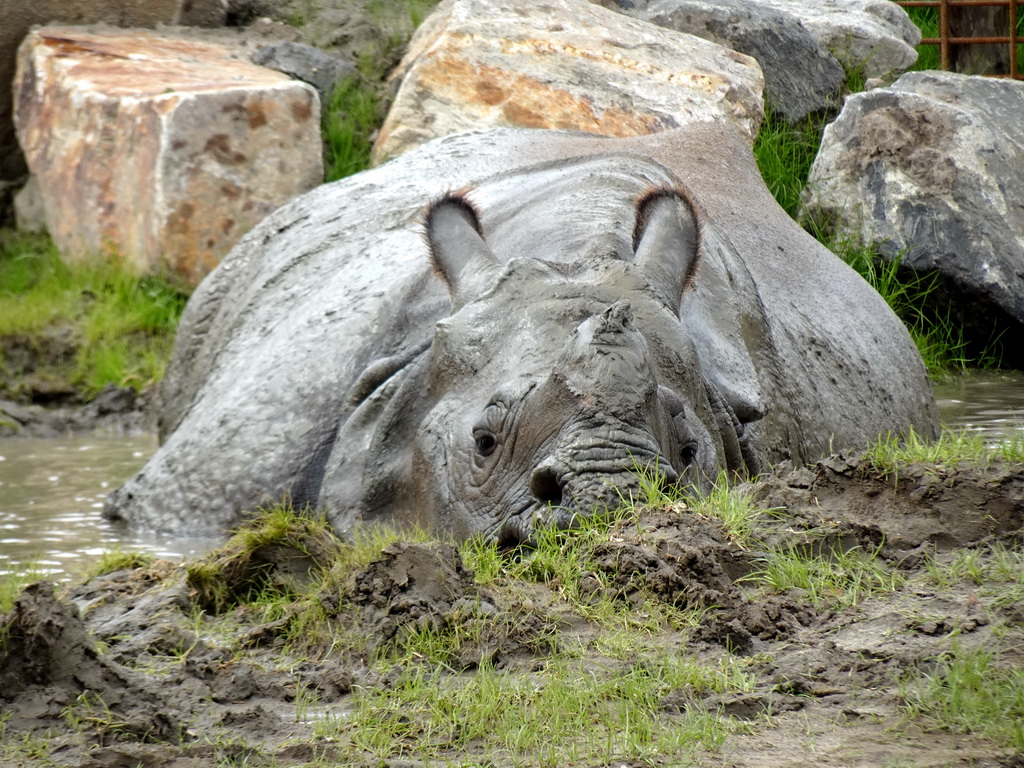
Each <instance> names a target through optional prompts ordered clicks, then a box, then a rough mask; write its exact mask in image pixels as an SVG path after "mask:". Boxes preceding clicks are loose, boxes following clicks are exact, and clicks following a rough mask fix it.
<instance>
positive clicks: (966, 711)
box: [899, 642, 1024, 753]
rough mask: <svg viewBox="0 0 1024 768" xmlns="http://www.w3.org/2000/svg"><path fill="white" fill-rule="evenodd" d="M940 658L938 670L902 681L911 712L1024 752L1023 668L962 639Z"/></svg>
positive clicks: (900, 688)
mask: <svg viewBox="0 0 1024 768" xmlns="http://www.w3.org/2000/svg"><path fill="white" fill-rule="evenodd" d="M936 662H937V664H938V669H937V670H936V671H935V672H932V673H927V674H920V672H918V673H917V674H912V675H907V676H904V677H903V678H902V679H901V680H900V681H899V691H900V696H901V698H902V699H903V707H904V711H905V712H906V713H907V715H908V716H910V717H926V718H928V719H930V720H932V721H933V722H934V723H935V724H936V726H938V727H939V728H943V729H945V730H948V731H951V732H953V733H977V734H980V735H982V736H984V737H986V738H989V739H992V740H993V741H995V742H996V743H997V744H999V745H1001V746H1004V747H1009V748H1011V749H1014V750H1016V751H1017V752H1018V753H1019V752H1024V669H1021V668H1020V667H1019V666H1016V665H1013V664H1010V663H1008V662H1005V661H1003V660H1002V659H1001V654H1000V653H999V652H998V651H996V650H992V649H990V648H986V647H977V648H973V649H970V648H966V647H964V646H963V645H962V644H961V643H959V642H954V644H953V649H952V651H950V652H949V653H947V654H944V655H943V656H940V657H939V658H938V659H937V660H936Z"/></svg>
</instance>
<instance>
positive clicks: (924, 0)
mask: <svg viewBox="0 0 1024 768" xmlns="http://www.w3.org/2000/svg"><path fill="white" fill-rule="evenodd" d="M1008 2H1009V0H946V2H945V3H944V2H943V0H900V2H898V3H897V5H899V6H902V7H903V8H939V7H941V6H942V5H949V7H950V8H953V7H956V8H971V7H973V6H986V5H989V6H1004V5H1006V4H1007V3H1008Z"/></svg>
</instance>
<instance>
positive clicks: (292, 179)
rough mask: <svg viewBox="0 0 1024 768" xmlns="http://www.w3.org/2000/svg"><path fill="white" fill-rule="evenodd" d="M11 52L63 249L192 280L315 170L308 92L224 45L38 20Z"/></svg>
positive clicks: (25, 138)
mask: <svg viewBox="0 0 1024 768" xmlns="http://www.w3.org/2000/svg"><path fill="white" fill-rule="evenodd" d="M19 57H20V58H19V67H18V75H17V80H16V84H15V93H16V105H15V119H16V124H17V127H18V134H19V138H20V140H21V143H22V146H23V148H24V150H25V155H26V157H27V159H28V163H29V166H30V167H31V168H32V170H33V172H34V173H35V175H36V176H37V177H38V179H39V186H40V191H41V193H42V197H43V202H44V207H45V209H46V218H47V223H48V229H49V230H50V233H51V234H52V235H53V238H54V240H55V241H56V242H57V244H58V246H59V247H60V248H61V251H62V252H63V253H64V255H65V256H66V257H70V258H73V257H80V256H83V255H86V254H88V253H91V252H97V251H110V250H114V251H117V252H119V253H120V254H121V255H122V256H123V257H124V258H125V260H126V261H127V262H128V263H129V264H130V265H132V266H134V267H136V268H137V269H139V270H159V269H163V268H170V269H172V270H174V271H176V272H177V273H179V274H180V275H181V276H183V277H184V278H185V279H186V280H189V281H191V282H193V283H194V282H198V281H199V280H200V279H201V278H202V277H203V275H205V274H206V273H207V272H208V271H209V270H210V269H211V268H212V267H213V266H215V265H216V263H217V262H218V260H219V258H220V257H221V256H222V255H223V254H225V253H227V251H228V250H229V249H230V248H231V246H232V245H233V244H234V243H235V241H236V240H237V239H238V238H239V237H240V236H241V235H242V234H244V233H245V232H246V231H248V230H249V229H250V228H251V227H252V226H253V225H255V224H256V223H257V222H259V221H260V219H262V218H263V217H264V216H265V215H266V214H267V213H269V212H270V211H272V210H274V209H275V208H276V207H278V206H279V205H281V204H282V203H284V202H286V201H287V200H289V199H291V198H292V197H294V196H295V195H297V194H299V193H300V192H303V191H305V190H308V189H310V188H312V187H314V186H316V185H317V184H318V183H319V182H320V180H321V178H322V159H321V147H320V133H319V130H320V126H319V122H320V117H319V102H318V99H317V96H316V93H315V91H314V90H313V89H312V88H310V87H309V86H308V85H305V84H304V83H299V82H297V81H295V80H290V79H288V78H287V77H285V76H284V75H282V74H280V73H277V72H272V71H271V70H268V69H264V68H261V67H257V66H255V65H253V64H251V63H249V62H246V61H240V60H238V59H235V58H232V57H231V54H230V52H229V51H227V49H225V48H223V47H221V46H217V45H212V44H206V43H196V42H189V41H186V40H182V39H176V38H170V37H162V36H160V35H157V34H154V33H147V32H141V31H138V30H136V31H125V30H113V29H110V30H106V31H103V32H101V31H88V30H83V29H81V28H72V27H45V28H42V29H37V30H35V31H34V32H32V33H31V34H30V35H29V37H28V38H26V40H25V43H24V44H23V45H22V47H21V50H20V53H19Z"/></svg>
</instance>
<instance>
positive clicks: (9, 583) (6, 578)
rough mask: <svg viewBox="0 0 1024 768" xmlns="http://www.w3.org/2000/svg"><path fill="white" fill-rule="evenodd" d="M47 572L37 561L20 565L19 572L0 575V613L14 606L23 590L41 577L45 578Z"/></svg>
mask: <svg viewBox="0 0 1024 768" xmlns="http://www.w3.org/2000/svg"><path fill="white" fill-rule="evenodd" d="M46 575H47V572H46V570H45V569H44V568H42V567H41V566H39V565H38V564H36V563H26V564H22V565H19V566H18V572H17V573H6V574H4V575H3V576H0V613H7V611H9V610H11V608H12V607H13V606H14V600H15V598H17V596H18V595H20V594H21V590H23V589H24V588H25V587H27V586H28V585H29V584H32V583H34V582H36V581H39V580H40V579H45V578H46Z"/></svg>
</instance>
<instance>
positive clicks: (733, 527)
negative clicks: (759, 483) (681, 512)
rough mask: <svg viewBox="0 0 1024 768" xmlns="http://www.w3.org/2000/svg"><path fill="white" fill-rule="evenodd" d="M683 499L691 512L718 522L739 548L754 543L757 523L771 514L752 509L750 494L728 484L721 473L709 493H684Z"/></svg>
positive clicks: (755, 508)
mask: <svg viewBox="0 0 1024 768" xmlns="http://www.w3.org/2000/svg"><path fill="white" fill-rule="evenodd" d="M683 499H684V503H685V504H686V507H687V508H688V509H689V510H690V511H691V512H694V513H696V514H698V515H704V516H705V517H710V518H713V519H715V520H720V521H721V522H722V523H723V524H724V525H725V530H726V531H727V532H728V533H729V535H730V536H731V537H732V539H733V540H734V541H735V542H736V543H737V544H739V545H740V546H743V547H746V546H750V545H751V544H753V543H754V542H755V541H756V539H757V534H758V532H759V530H760V528H761V522H762V521H763V520H764V518H765V517H766V516H767V515H769V514H770V512H771V511H770V510H764V509H760V508H758V507H757V506H755V505H754V500H753V497H752V496H751V494H750V493H749V492H748V491H744V490H740V489H738V488H736V487H735V486H732V485H730V484H729V481H728V478H727V477H726V475H725V474H724V473H723V474H722V475H720V476H719V477H718V480H717V481H716V482H715V484H714V486H713V487H712V489H711V491H710V492H709V493H707V494H686V495H684V497H683Z"/></svg>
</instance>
